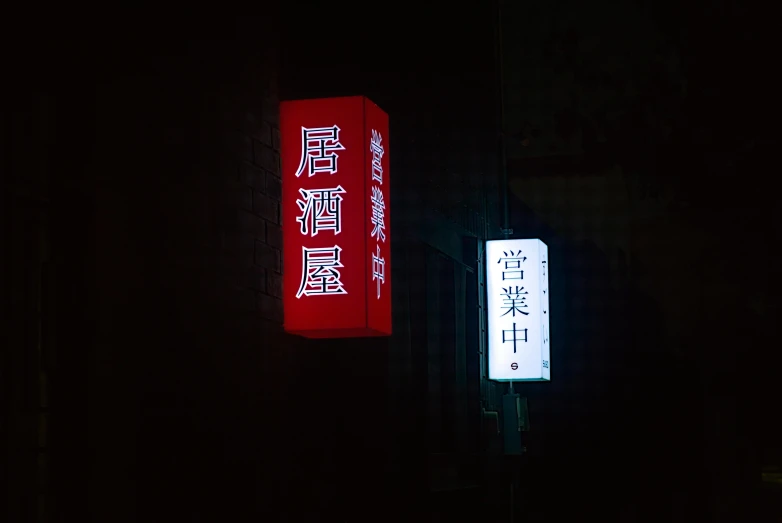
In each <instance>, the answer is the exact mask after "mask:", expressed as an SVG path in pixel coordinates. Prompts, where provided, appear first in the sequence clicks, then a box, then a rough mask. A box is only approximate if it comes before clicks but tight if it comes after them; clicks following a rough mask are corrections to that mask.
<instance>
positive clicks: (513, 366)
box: [510, 361, 519, 370]
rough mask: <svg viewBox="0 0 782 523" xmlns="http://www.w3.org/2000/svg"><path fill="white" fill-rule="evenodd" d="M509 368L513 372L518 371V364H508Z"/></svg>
mask: <svg viewBox="0 0 782 523" xmlns="http://www.w3.org/2000/svg"><path fill="white" fill-rule="evenodd" d="M510 368H511V369H513V370H519V364H518V363H516V362H515V361H514V362H513V363H511V364H510Z"/></svg>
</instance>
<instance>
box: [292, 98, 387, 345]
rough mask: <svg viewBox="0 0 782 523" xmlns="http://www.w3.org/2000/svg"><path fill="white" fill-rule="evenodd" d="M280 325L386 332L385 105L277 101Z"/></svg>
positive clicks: (318, 334)
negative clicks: (282, 318)
mask: <svg viewBox="0 0 782 523" xmlns="http://www.w3.org/2000/svg"><path fill="white" fill-rule="evenodd" d="M280 140H281V146H282V154H281V159H282V231H283V271H284V273H283V305H284V310H285V330H286V331H288V332H290V333H293V334H298V335H301V336H305V337H308V338H348V337H357V336H388V335H390V334H391V221H390V210H391V209H390V196H391V193H390V190H389V183H390V178H389V175H390V169H389V148H388V115H387V114H386V113H385V112H383V111H382V110H381V109H380V108H379V107H378V106H377V105H375V104H374V103H372V102H371V101H370V100H368V99H367V98H364V97H363V96H351V97H344V98H322V99H317V100H297V101H290V102H282V104H281V106H280Z"/></svg>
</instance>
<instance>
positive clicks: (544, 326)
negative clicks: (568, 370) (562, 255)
mask: <svg viewBox="0 0 782 523" xmlns="http://www.w3.org/2000/svg"><path fill="white" fill-rule="evenodd" d="M486 293H487V296H486V298H487V304H488V307H487V311H488V315H489V318H488V319H489V379H491V380H496V381H549V380H550V379H551V360H550V357H549V316H550V315H551V312H550V311H549V306H548V305H549V302H548V247H547V246H546V244H545V243H543V242H542V241H540V240H537V239H534V240H491V241H487V242H486Z"/></svg>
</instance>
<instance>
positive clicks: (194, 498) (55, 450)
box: [0, 0, 782, 523]
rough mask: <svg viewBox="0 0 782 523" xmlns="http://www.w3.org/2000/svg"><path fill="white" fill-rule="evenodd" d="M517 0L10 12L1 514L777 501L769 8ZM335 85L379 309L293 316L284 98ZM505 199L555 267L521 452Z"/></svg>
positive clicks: (691, 506)
mask: <svg viewBox="0 0 782 523" xmlns="http://www.w3.org/2000/svg"><path fill="white" fill-rule="evenodd" d="M501 4H502V7H501V9H500V10H499V12H500V15H499V16H498V9H497V2H495V1H494V0H492V1H491V2H465V3H461V4H459V3H453V2H451V3H442V5H440V4H439V3H438V4H427V3H423V2H422V3H418V4H413V3H410V4H408V3H405V4H394V3H393V2H390V3H389V2H386V3H380V4H372V3H358V4H355V5H352V4H341V5H338V6H337V5H333V4H331V3H328V4H327V3H322V4H321V5H307V4H304V3H296V2H292V3H284V4H283V3H281V4H279V5H277V4H274V5H271V4H270V5H268V6H267V5H255V6H252V12H250V11H248V7H243V8H241V9H233V7H235V6H231V5H215V6H211V7H210V8H209V9H208V10H207V9H200V8H193V7H192V6H190V7H188V8H182V9H178V8H177V9H175V8H173V7H172V8H171V9H168V10H162V9H159V10H157V11H152V10H150V11H148V12H142V11H136V12H124V13H120V12H118V13H116V14H110V13H109V12H108V11H107V12H105V13H98V12H97V11H95V10H85V11H84V12H77V11H76V10H68V11H67V12H65V10H62V12H56V11H53V10H46V9H42V12H32V11H30V12H16V13H10V12H9V15H8V17H7V18H5V22H6V24H5V25H6V27H5V28H4V30H3V32H2V33H3V56H4V57H3V65H2V71H3V73H4V74H3V80H4V82H3V83H4V86H5V87H6V89H7V91H6V92H5V96H4V98H3V99H4V103H3V104H2V120H1V121H2V133H3V134H2V138H3V139H2V142H1V143H2V169H3V176H2V179H3V191H2V198H3V200H2V231H3V235H2V239H3V249H2V257H1V259H2V279H1V280H0V281H2V296H3V314H2V318H3V329H2V334H3V340H2V347H3V351H2V360H0V361H2V363H0V391H1V392H0V404H2V411H0V436H2V439H3V444H4V445H3V452H2V462H0V480H1V482H2V489H3V490H2V492H3V497H2V501H1V502H0V514H2V515H3V516H5V518H0V519H2V520H3V521H8V522H14V523H15V522H19V523H23V522H24V523H27V522H62V523H65V522H71V521H73V522H79V523H84V522H96V523H105V522H136V521H143V522H158V521H160V522H173V521H182V522H223V521H226V522H227V521H231V522H236V521H280V522H293V521H306V522H314V521H362V522H365V521H400V520H401V521H422V522H423V521H426V522H431V521H465V522H467V521H470V522H477V521H491V522H510V521H517V522H539V521H540V522H543V521H563V522H564V521H583V520H595V521H597V520H599V521H604V522H613V521H616V522H641V521H650V522H651V521H654V522H666V521H672V522H679V521H681V522H684V521H687V522H690V521H709V522H712V521H713V522H734V521H735V522H755V521H757V522H766V521H768V522H772V521H782V444H780V442H782V427H781V426H780V421H779V411H780V408H779V401H780V400H779V398H780V393H779V386H778V379H779V378H778V376H779V371H780V370H781V369H782V361H780V355H779V350H778V349H775V348H774V347H777V346H778V344H779V343H778V342H775V341H774V340H776V339H777V323H778V322H777V320H778V318H779V305H778V299H777V298H776V297H777V296H778V295H779V293H780V279H779V275H778V270H777V269H778V267H779V266H780V263H779V250H780V249H779V243H780V211H779V207H778V206H777V203H776V201H775V197H776V191H775V190H774V189H773V187H775V184H774V178H775V177H776V176H775V173H777V172H778V171H779V168H778V167H777V163H778V159H779V153H778V151H779V147H780V128H779V122H780V115H781V112H780V107H779V104H780V101H779V95H778V93H779V91H780V80H779V75H778V74H777V70H776V69H777V63H778V58H777V56H776V55H777V53H778V51H777V50H778V49H782V42H780V31H779V23H780V19H781V18H780V15H782V13H780V9H779V7H778V6H775V5H773V3H768V5H765V4H761V3H760V2H753V3H748V2H739V1H738V0H712V1H710V2H705V1H702V0H693V1H688V2H683V3H681V2H679V3H676V2H663V3H660V2H647V1H644V0H634V1H633V2H619V1H613V0H604V1H602V2H600V3H597V4H595V3H584V2H577V1H572V0H557V1H556V2H537V3H534V4H528V3H523V2H510V1H508V0H503V1H502V2H501ZM498 20H499V22H498ZM498 34H499V35H501V38H498ZM498 42H501V45H498ZM500 51H501V52H500ZM346 95H364V96H367V97H368V98H369V99H371V100H372V101H374V102H375V103H377V104H378V105H379V106H380V107H381V108H382V109H383V110H384V111H386V112H387V113H388V115H389V118H390V142H389V143H390V144H391V145H390V147H391V151H392V152H391V179H392V185H391V187H392V189H391V199H390V201H391V205H392V206H393V213H392V216H393V218H392V223H393V228H392V229H393V231H394V233H393V240H392V241H393V243H392V247H391V248H392V252H393V258H392V259H393V260H394V262H393V266H392V271H393V280H392V281H393V291H392V298H391V299H392V308H393V316H392V323H393V335H392V336H390V337H381V338H371V339H368V338H354V339H332V340H310V339H305V338H301V337H296V336H292V335H289V334H286V333H285V332H284V331H283V328H282V324H283V312H282V310H283V309H282V296H283V289H282V271H283V267H284V260H283V257H282V229H281V227H282V226H285V224H282V223H281V211H280V207H281V198H282V196H281V195H282V186H283V184H284V183H286V179H287V178H286V174H285V173H282V172H281V169H280V148H281V145H280V116H279V115H280V111H279V104H280V101H285V100H295V99H305V98H322V97H333V96H346ZM505 198H507V202H508V205H507V207H508V210H509V212H508V214H507V215H505V213H504V212H503V208H504V206H503V202H504V199H505ZM505 219H507V226H508V228H510V229H513V233H512V234H511V237H512V238H540V239H542V240H543V241H544V242H546V244H547V245H548V249H549V251H548V252H549V258H550V270H551V272H550V276H549V278H550V280H549V282H550V290H551V295H550V307H551V313H552V315H551V340H552V341H551V344H552V345H551V347H552V348H551V361H552V371H551V373H552V378H551V381H550V382H542V383H540V382H533V383H515V384H514V386H513V391H514V392H515V393H517V394H519V395H520V396H521V397H523V398H526V400H527V404H528V407H529V413H528V414H529V430H528V431H524V432H521V433H520V434H521V435H520V437H521V441H522V445H524V448H525V452H524V453H523V454H522V455H521V456H508V455H505V453H504V451H505V450H507V449H506V448H505V447H504V444H503V441H504V440H503V434H501V433H500V431H501V430H506V428H507V427H504V426H503V422H502V420H503V415H504V414H505V412H504V410H503V395H506V394H508V392H509V387H508V384H507V383H497V382H493V381H489V380H488V379H487V376H486V350H487V349H486V346H485V345H486V344H485V336H486V332H485V331H484V330H483V329H484V324H483V322H482V321H481V318H482V315H483V311H484V310H485V307H484V304H485V296H484V294H483V293H485V282H484V277H483V271H485V267H484V264H483V261H482V259H481V257H482V253H483V246H484V243H485V241H486V240H491V239H500V238H503V231H502V229H503V226H504V225H505V224H504V223H503V222H504V220H505ZM493 413H497V418H495V417H494V414H493ZM495 419H498V420H499V426H498V425H497V424H496V423H495V422H494V421H493V420H495ZM498 429H499V430H498Z"/></svg>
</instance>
